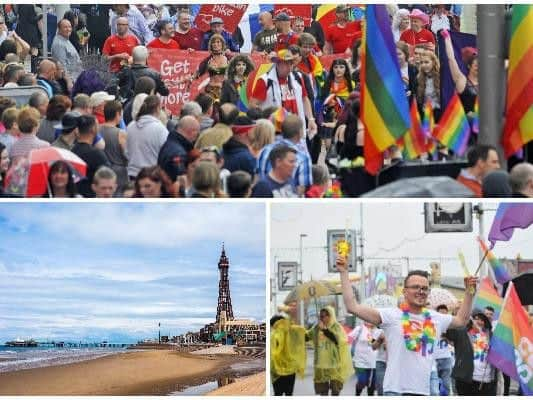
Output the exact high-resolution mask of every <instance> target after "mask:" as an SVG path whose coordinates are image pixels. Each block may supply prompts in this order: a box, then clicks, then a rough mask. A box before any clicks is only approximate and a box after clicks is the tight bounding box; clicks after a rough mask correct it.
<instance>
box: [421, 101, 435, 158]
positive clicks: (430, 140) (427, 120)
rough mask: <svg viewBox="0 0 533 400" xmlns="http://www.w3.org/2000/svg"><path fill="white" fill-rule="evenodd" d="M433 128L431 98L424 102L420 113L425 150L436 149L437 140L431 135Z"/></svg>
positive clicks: (430, 151) (432, 150)
mask: <svg viewBox="0 0 533 400" xmlns="http://www.w3.org/2000/svg"><path fill="white" fill-rule="evenodd" d="M433 129H435V117H434V116H433V106H432V105H431V100H429V99H427V100H426V103H425V104H424V112H423V115H422V130H423V131H424V135H426V141H427V152H428V153H431V154H433V153H435V152H436V151H437V142H436V141H435V138H434V137H433Z"/></svg>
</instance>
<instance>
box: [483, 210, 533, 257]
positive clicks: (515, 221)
mask: <svg viewBox="0 0 533 400" xmlns="http://www.w3.org/2000/svg"><path fill="white" fill-rule="evenodd" d="M531 224H533V204H530V203H500V204H499V205H498V210H497V211H496V216H495V217H494V220H493V221H492V226H491V228H490V232H489V242H490V243H491V248H493V247H494V245H495V243H496V242H497V241H498V240H501V241H505V242H506V241H508V240H510V239H511V237H512V236H513V232H514V229H515V228H521V229H525V228H527V227H529V226H530V225H531Z"/></svg>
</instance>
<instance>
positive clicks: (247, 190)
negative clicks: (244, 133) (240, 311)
mask: <svg viewBox="0 0 533 400" xmlns="http://www.w3.org/2000/svg"><path fill="white" fill-rule="evenodd" d="M226 186H227V194H228V196H229V197H232V198H247V197H250V196H251V195H252V176H251V175H250V174H249V173H248V172H244V171H235V172H232V173H231V174H230V175H229V176H228V178H227V179H226ZM271 354H272V347H271ZM270 365H272V364H270ZM271 379H272V382H274V378H272V375H271Z"/></svg>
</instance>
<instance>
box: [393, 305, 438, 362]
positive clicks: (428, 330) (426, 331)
mask: <svg viewBox="0 0 533 400" xmlns="http://www.w3.org/2000/svg"><path fill="white" fill-rule="evenodd" d="M400 310H402V329H403V339H404V341H405V347H406V348H407V350H410V351H416V352H418V351H420V352H421V353H422V355H423V356H426V354H432V353H433V346H434V343H435V337H436V336H437V333H436V329H435V325H434V324H433V321H431V314H430V313H429V310H428V309H427V308H423V309H422V315H423V316H424V324H423V325H422V329H420V328H418V327H417V328H415V327H413V323H412V321H411V320H410V318H409V306H408V305H407V303H402V304H400Z"/></svg>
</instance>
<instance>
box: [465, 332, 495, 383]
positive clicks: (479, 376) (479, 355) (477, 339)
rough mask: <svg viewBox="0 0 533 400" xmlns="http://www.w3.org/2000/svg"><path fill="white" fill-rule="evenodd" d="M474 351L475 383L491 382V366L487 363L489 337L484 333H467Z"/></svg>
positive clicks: (473, 375)
mask: <svg viewBox="0 0 533 400" xmlns="http://www.w3.org/2000/svg"><path fill="white" fill-rule="evenodd" d="M468 336H469V338H470V341H471V342H472V348H473V349H474V373H473V374H472V379H473V380H474V381H476V382H492V366H491V365H490V364H489V363H488V362H487V354H488V342H489V335H487V334H486V333H484V332H478V333H476V334H471V333H470V332H469V333H468Z"/></svg>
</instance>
